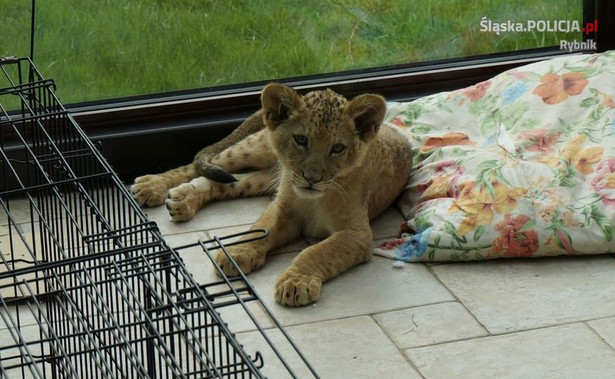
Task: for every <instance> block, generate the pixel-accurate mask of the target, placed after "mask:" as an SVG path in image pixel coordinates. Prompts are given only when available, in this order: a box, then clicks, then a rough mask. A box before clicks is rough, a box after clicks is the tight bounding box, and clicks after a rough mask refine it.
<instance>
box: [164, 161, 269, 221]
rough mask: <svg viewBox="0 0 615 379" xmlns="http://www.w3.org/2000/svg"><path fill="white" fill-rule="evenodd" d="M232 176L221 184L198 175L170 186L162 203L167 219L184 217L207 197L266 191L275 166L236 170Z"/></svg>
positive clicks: (190, 215)
mask: <svg viewBox="0 0 615 379" xmlns="http://www.w3.org/2000/svg"><path fill="white" fill-rule="evenodd" d="M236 179H237V181H236V182H233V183H227V184H223V183H217V182H214V181H213V180H210V179H207V178H204V177H202V176H201V177H198V178H196V179H193V180H191V181H190V182H189V183H184V184H181V185H179V186H177V187H175V188H172V189H170V190H169V196H168V198H167V200H166V207H167V209H168V210H169V214H170V215H171V219H172V220H173V221H187V220H190V219H191V218H192V217H194V214H195V213H196V211H198V210H199V209H201V208H202V207H203V206H205V204H207V203H209V202H211V201H215V200H227V199H235V198H239V197H252V196H264V195H270V194H272V193H274V192H275V189H276V186H277V173H276V170H275V168H269V169H265V170H259V171H254V172H249V173H245V174H238V175H236Z"/></svg>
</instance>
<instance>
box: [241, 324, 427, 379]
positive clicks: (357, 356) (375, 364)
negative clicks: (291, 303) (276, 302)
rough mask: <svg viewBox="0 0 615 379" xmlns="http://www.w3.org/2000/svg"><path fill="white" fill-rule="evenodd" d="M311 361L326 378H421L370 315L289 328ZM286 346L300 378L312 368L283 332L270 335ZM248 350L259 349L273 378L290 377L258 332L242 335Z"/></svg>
mask: <svg viewBox="0 0 615 379" xmlns="http://www.w3.org/2000/svg"><path fill="white" fill-rule="evenodd" d="M286 330H287V332H288V333H289V334H290V336H291V338H292V339H293V341H295V343H296V344H297V346H298V347H299V349H300V350H301V351H302V353H303V354H304V355H305V357H306V358H307V360H308V361H309V362H310V363H311V365H312V366H313V367H314V368H315V370H316V371H317V372H318V374H319V375H320V376H321V377H323V378H354V379H358V378H369V379H372V378H408V379H413V378H420V376H419V375H418V373H417V372H416V371H415V370H414V369H413V368H412V366H411V365H410V364H409V363H408V361H407V360H406V359H404V357H403V356H402V355H401V354H400V353H399V351H398V350H397V348H396V347H395V345H394V344H393V343H392V342H391V341H390V340H389V339H388V338H387V337H386V336H385V334H384V333H383V332H382V330H381V329H380V328H379V327H378V326H377V325H376V323H375V322H374V321H373V320H372V319H371V318H369V317H353V318H348V319H343V320H334V321H325V322H318V323H314V324H306V325H299V326H293V327H289V328H287V329H286ZM270 335H271V338H272V340H273V342H274V344H275V346H276V348H280V347H281V348H282V349H281V352H282V354H283V356H289V357H290V359H288V360H287V363H289V364H290V365H291V367H299V368H300V370H297V371H296V374H297V376H298V377H299V378H309V377H310V375H309V371H307V370H306V369H305V368H304V367H301V365H300V364H299V362H300V361H299V358H298V357H297V356H295V355H293V354H292V350H291V348H290V347H289V346H287V345H285V344H284V340H283V339H282V336H281V335H280V334H279V333H272V334H270ZM237 338H238V340H239V341H240V342H241V343H242V344H244V345H245V346H246V349H247V350H254V349H258V350H259V351H260V352H261V353H262V354H263V357H264V362H265V365H264V367H263V373H264V374H265V375H266V376H267V377H269V378H287V377H289V376H288V375H287V374H285V370H284V369H283V366H282V364H281V363H280V362H279V360H277V359H276V358H275V356H274V355H273V353H272V352H271V350H270V349H268V348H267V347H266V345H265V344H264V342H263V340H262V339H261V338H260V337H259V336H258V335H257V334H256V333H248V334H239V335H238V336H237Z"/></svg>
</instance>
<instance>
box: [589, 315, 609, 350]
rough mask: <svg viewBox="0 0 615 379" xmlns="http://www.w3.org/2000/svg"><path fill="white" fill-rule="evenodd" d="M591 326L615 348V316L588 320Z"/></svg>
mask: <svg viewBox="0 0 615 379" xmlns="http://www.w3.org/2000/svg"><path fill="white" fill-rule="evenodd" d="M588 324H589V326H590V327H591V328H592V329H594V330H595V331H596V333H598V334H599V335H600V337H602V338H603V339H604V341H605V342H606V343H608V344H609V345H611V347H612V348H614V349H615V317H609V318H603V319H601V320H594V321H590V322H588Z"/></svg>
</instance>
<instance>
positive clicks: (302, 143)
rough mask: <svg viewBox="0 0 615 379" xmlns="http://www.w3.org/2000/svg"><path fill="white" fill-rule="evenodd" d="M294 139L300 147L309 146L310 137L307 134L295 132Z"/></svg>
mask: <svg viewBox="0 0 615 379" xmlns="http://www.w3.org/2000/svg"><path fill="white" fill-rule="evenodd" d="M293 139H294V140H295V143H296V144H297V145H298V146H299V147H304V148H306V147H307V144H308V139H307V137H306V136H303V135H301V134H293Z"/></svg>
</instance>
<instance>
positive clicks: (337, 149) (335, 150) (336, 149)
mask: <svg viewBox="0 0 615 379" xmlns="http://www.w3.org/2000/svg"><path fill="white" fill-rule="evenodd" d="M345 150H346V146H344V145H342V144H341V143H336V144H335V145H333V146H331V151H330V152H329V154H331V155H340V154H341V153H343V152H344V151H345Z"/></svg>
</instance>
